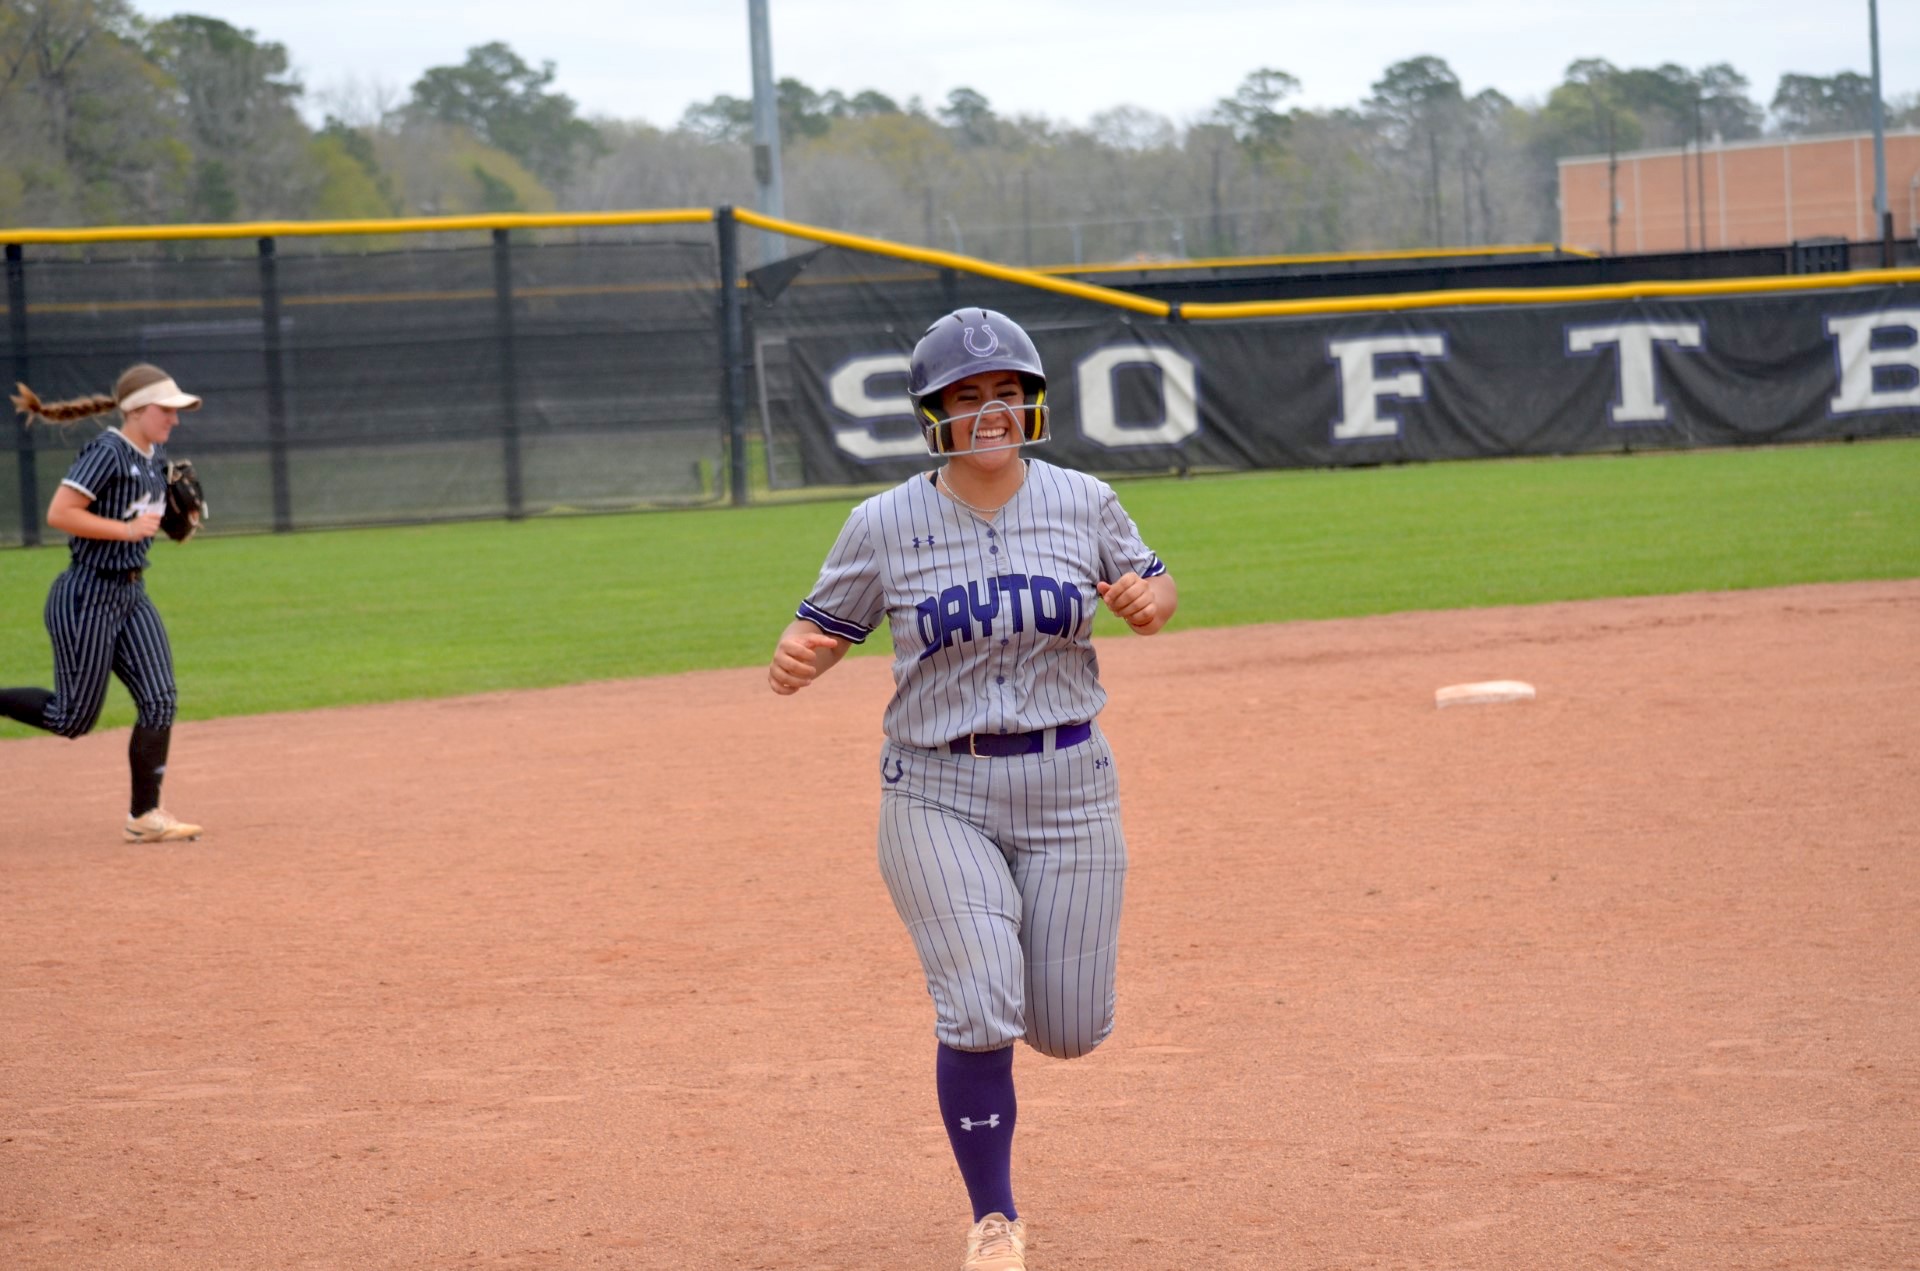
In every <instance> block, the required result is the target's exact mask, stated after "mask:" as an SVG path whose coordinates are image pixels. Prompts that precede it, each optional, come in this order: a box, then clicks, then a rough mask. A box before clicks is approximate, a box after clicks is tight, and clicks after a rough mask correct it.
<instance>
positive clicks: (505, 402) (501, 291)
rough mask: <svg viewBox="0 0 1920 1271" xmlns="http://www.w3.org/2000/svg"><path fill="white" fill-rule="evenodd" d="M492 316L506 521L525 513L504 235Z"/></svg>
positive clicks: (496, 254) (509, 263)
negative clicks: (497, 354) (497, 345)
mask: <svg viewBox="0 0 1920 1271" xmlns="http://www.w3.org/2000/svg"><path fill="white" fill-rule="evenodd" d="M493 312H494V320H495V325H496V326H497V327H498V329H499V332H500V405H501V408H502V410H503V411H504V412H505V415H504V422H503V426H502V428H501V436H500V440H501V447H502V459H503V460H504V462H505V465H506V470H507V519H508V520H510V521H517V520H519V519H520V518H522V517H523V516H525V515H526V514H527V513H526V496H525V492H524V491H523V489H522V486H521V480H520V375H519V371H518V369H517V368H516V367H515V365H514V337H513V257H512V255H511V249H510V248H509V246H508V244H507V231H506V230H504V229H496V230H495V231H493Z"/></svg>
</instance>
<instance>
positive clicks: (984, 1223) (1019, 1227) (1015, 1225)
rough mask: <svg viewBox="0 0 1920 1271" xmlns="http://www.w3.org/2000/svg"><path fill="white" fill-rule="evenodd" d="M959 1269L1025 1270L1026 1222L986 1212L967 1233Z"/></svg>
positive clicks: (981, 1270)
mask: <svg viewBox="0 0 1920 1271" xmlns="http://www.w3.org/2000/svg"><path fill="white" fill-rule="evenodd" d="M960 1268H961V1271H1027V1223H1026V1219H1024V1218H1015V1219H1014V1220H1013V1221H1011V1222H1009V1221H1007V1216H1006V1215H1005V1214H988V1215H987V1216H986V1217H985V1218H982V1219H981V1220H980V1221H979V1222H977V1223H975V1224H973V1230H971V1231H969V1232H968V1233H967V1260H966V1261H965V1262H963V1263H961V1264H960Z"/></svg>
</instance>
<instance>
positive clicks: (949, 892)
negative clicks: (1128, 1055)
mask: <svg viewBox="0 0 1920 1271" xmlns="http://www.w3.org/2000/svg"><path fill="white" fill-rule="evenodd" d="M881 779H882V782H883V784H882V786H881V798H880V835H879V838H880V873H881V876H882V877H883V878H884V879H885V880H886V883H887V890H888V891H889V892H890V893H891V894H892V896H893V905H894V908H895V909H896V910H897V911H898V912H899V914H900V917H901V920H902V921H904V922H905V923H906V924H907V930H908V932H909V933H911V935H912V937H913V945H914V949H915V951H916V952H917V953H918V954H919V955H920V966H921V969H922V970H924V971H925V972H926V977H927V991H928V993H929V994H930V995H931V996H932V998H933V1002H934V1008H935V1011H936V1014H937V1016H938V1019H937V1023H936V1026H935V1034H936V1036H938V1038H939V1039H940V1041H941V1042H942V1043H943V1044H945V1045H947V1046H951V1047H953V1048H954V1049H956V1050H973V1051H979V1050H997V1049H999V1048H1001V1047H1003V1046H1006V1045H1009V1044H1010V1043H1012V1042H1013V1041H1015V1040H1018V1039H1021V1038H1024V1039H1025V1040H1026V1042H1027V1044H1028V1045H1030V1046H1032V1047H1033V1048H1034V1049H1035V1050H1038V1051H1040V1052H1042V1053H1043V1054H1047V1055H1052V1056H1054V1057H1056V1058H1060V1059H1072V1058H1076V1057H1078V1056H1080V1055H1084V1054H1086V1053H1087V1052H1088V1051H1090V1050H1092V1049H1093V1048H1094V1047H1095V1046H1098V1045H1099V1044H1100V1043H1101V1042H1102V1041H1104V1040H1106V1036H1107V1034H1108V1033H1109V1032H1111V1031H1112V1030H1113V1008H1114V967H1115V962H1116V959H1117V955H1118V952H1119V931H1120V902H1121V893H1122V890H1123V885H1124V883H1125V880H1126V872H1127V846H1126V840H1125V839H1124V838H1123V837H1122V835H1121V832H1120V802H1119V787H1118V783H1117V781H1116V779H1115V775H1114V768H1113V752H1112V751H1111V750H1110V749H1109V748H1108V746H1107V740H1106V738H1105V736H1103V735H1102V734H1101V732H1100V730H1099V729H1098V728H1097V727H1096V728H1095V729H1094V731H1093V736H1092V737H1091V738H1089V739H1088V740H1087V741H1084V742H1082V743H1081V744H1080V745H1078V746H1074V747H1071V748H1069V749H1067V750H1063V751H1060V752H1058V753H1049V754H1041V755H1022V756H1017V757H1011V758H1001V759H975V758H971V757H969V756H965V755H953V754H948V753H945V752H943V751H928V750H921V749H919V748H918V747H914V746H903V745H900V744H898V743H896V742H891V741H890V742H888V743H887V745H886V747H885V748H884V750H883V751H882V752H881Z"/></svg>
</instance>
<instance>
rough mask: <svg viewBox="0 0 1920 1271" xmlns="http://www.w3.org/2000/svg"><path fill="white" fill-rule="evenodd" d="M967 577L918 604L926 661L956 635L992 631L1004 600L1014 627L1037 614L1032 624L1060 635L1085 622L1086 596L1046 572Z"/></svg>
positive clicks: (1074, 632)
mask: <svg viewBox="0 0 1920 1271" xmlns="http://www.w3.org/2000/svg"><path fill="white" fill-rule="evenodd" d="M984 587H985V594H984V595H983V594H982V584H981V583H979V582H974V581H969V582H967V583H966V584H965V585H958V586H953V587H948V588H946V589H945V590H943V591H942V592H941V593H940V594H939V595H938V596H928V597H927V598H926V599H925V600H922V601H921V602H920V603H919V604H917V605H915V606H914V620H915V624H916V625H917V626H918V628H919V632H920V643H921V644H922V645H924V646H925V647H924V648H922V649H921V651H920V659H919V660H920V661H922V662H924V661H926V660H927V659H928V658H930V657H932V656H933V655H934V654H936V653H938V652H939V651H940V650H942V649H944V648H947V647H949V646H951V645H952V644H953V641H954V637H956V636H958V637H959V638H960V639H962V640H972V639H973V638H974V637H975V636H976V635H978V636H982V637H986V636H991V635H992V634H993V624H994V622H995V621H996V620H997V619H999V618H1000V617H1001V601H1002V600H1005V601H1006V602H1007V608H1008V609H1009V610H1010V611H1011V619H1012V626H1013V630H1014V631H1015V632H1016V633H1017V632H1021V631H1024V630H1026V627H1027V622H1026V619H1027V616H1028V614H1029V613H1031V615H1032V617H1033V629H1034V630H1035V631H1037V632H1039V633H1040V634H1042V635H1050V636H1059V637H1061V638H1062V639H1067V640H1072V639H1076V638H1078V636H1079V635H1080V632H1081V628H1082V627H1083V626H1084V625H1085V624H1086V622H1087V596H1086V593H1085V592H1083V591H1081V590H1080V588H1078V587H1076V586H1074V585H1073V584H1072V583H1063V582H1059V581H1056V580H1055V579H1052V578H1048V577H1047V576H1045V575H1044V574H1033V575H1027V574H1000V575H998V576H996V577H993V578H989V579H987V580H986V583H985V584H984ZM1022 593H1025V594H1026V595H1027V596H1028V597H1029V598H1030V599H1031V601H1032V605H1031V608H1030V609H1029V608H1027V607H1023V606H1022V604H1021V596H1022Z"/></svg>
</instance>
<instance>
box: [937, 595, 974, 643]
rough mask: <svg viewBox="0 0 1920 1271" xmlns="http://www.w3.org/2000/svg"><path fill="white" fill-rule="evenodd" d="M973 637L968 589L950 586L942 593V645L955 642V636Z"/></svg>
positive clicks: (965, 638) (968, 638) (969, 638)
mask: <svg viewBox="0 0 1920 1271" xmlns="http://www.w3.org/2000/svg"><path fill="white" fill-rule="evenodd" d="M955 636H959V637H960V638H961V639H962V640H971V639H973V621H972V619H971V618H970V617H969V616H968V614H967V589H966V588H965V587H949V588H947V589H946V590H945V591H943V592H941V593H940V647H941V648H943V649H944V648H946V647H947V646H948V645H949V644H952V643H953V637H955Z"/></svg>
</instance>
